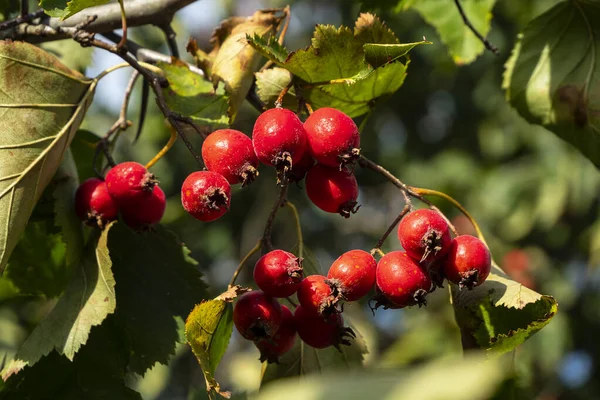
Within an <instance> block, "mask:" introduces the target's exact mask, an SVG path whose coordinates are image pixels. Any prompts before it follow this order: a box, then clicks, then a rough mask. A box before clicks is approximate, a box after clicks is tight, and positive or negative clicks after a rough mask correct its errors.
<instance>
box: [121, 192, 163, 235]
mask: <svg viewBox="0 0 600 400" xmlns="http://www.w3.org/2000/svg"><path fill="white" fill-rule="evenodd" d="M166 206H167V199H166V197H165V192H163V190H162V189H161V188H160V187H159V186H154V189H152V196H150V197H148V198H147V199H144V200H143V201H140V202H139V203H136V204H128V205H124V206H123V207H122V208H121V215H122V216H123V221H125V223H126V224H127V225H128V226H130V227H132V228H142V227H145V226H148V225H154V224H158V223H159V222H160V220H161V218H162V217H163V215H164V213H165V208H166Z"/></svg>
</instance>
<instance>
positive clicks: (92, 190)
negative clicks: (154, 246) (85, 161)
mask: <svg viewBox="0 0 600 400" xmlns="http://www.w3.org/2000/svg"><path fill="white" fill-rule="evenodd" d="M166 204H167V203H166V198H165V193H164V192H163V190H162V189H161V188H160V187H159V186H158V181H157V180H156V178H155V177H154V175H153V174H151V173H150V172H148V170H147V169H146V167H144V166H143V165H141V164H138V163H136V162H124V163H121V164H118V165H116V166H114V167H113V168H111V169H110V171H108V173H107V174H106V179H104V180H102V179H99V178H90V179H87V180H86V181H84V182H83V183H82V184H81V185H80V186H79V187H78V188H77V192H76V193H75V212H76V214H77V215H78V216H79V218H80V219H81V220H82V221H85V222H86V223H88V224H89V225H92V226H99V227H101V228H102V227H103V226H105V225H106V224H107V223H108V222H110V221H113V220H115V219H117V217H118V215H119V212H120V213H121V216H122V217H123V221H124V222H125V223H126V224H127V225H128V226H130V227H132V228H135V229H140V228H143V227H146V226H149V225H153V224H156V223H158V222H160V220H161V218H162V216H163V214H164V212H165V207H166Z"/></svg>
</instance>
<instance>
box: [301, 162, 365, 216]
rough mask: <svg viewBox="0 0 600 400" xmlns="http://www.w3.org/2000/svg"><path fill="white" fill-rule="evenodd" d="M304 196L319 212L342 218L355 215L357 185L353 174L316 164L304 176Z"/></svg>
mask: <svg viewBox="0 0 600 400" xmlns="http://www.w3.org/2000/svg"><path fill="white" fill-rule="evenodd" d="M306 194H308V198H309V199H310V200H311V201H312V202H313V203H314V204H315V205H316V206H317V207H319V208H320V209H321V210H323V211H327V212H330V213H338V214H340V215H341V216H342V217H344V218H348V217H350V213H355V212H356V211H357V210H358V208H357V207H356V204H357V203H356V199H357V198H358V183H357V182H356V178H355V177H354V174H352V173H349V172H347V171H345V170H342V171H340V170H339V169H337V168H330V167H326V166H324V165H321V164H317V165H315V166H314V167H312V169H311V170H310V171H308V173H307V174H306Z"/></svg>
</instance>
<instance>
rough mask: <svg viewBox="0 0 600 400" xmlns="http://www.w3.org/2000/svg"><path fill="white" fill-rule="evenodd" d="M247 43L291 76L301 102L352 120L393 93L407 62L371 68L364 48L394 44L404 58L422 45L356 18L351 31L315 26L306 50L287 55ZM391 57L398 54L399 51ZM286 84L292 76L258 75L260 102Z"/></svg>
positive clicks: (269, 44)
mask: <svg viewBox="0 0 600 400" xmlns="http://www.w3.org/2000/svg"><path fill="white" fill-rule="evenodd" d="M248 41H249V43H250V44H251V45H252V46H253V47H254V48H256V49H257V50H258V51H259V52H260V53H261V54H263V55H264V56H266V57H268V58H269V59H270V60H272V61H273V62H274V63H275V64H277V65H278V66H280V67H282V68H285V69H286V70H288V71H289V72H290V73H291V74H293V76H294V77H295V78H296V80H297V81H296V82H295V83H297V84H298V86H299V87H300V88H301V89H302V95H303V97H304V98H305V99H306V100H307V101H308V102H309V103H310V104H311V105H312V106H313V108H319V107H326V106H327V107H335V108H337V109H339V110H341V111H343V112H345V113H346V114H348V115H350V116H351V117H356V116H359V115H362V114H365V113H367V112H368V111H369V110H370V109H371V107H372V106H373V102H374V100H376V99H378V98H380V97H384V96H387V95H390V94H392V93H394V92H395V91H396V90H398V89H399V88H400V86H401V85H402V83H403V82H404V77H405V76H406V68H407V66H408V63H409V61H408V58H407V57H392V58H390V59H388V60H386V62H383V63H381V62H379V63H377V64H375V65H372V64H371V63H370V62H369V61H371V62H372V61H373V60H374V57H371V58H370V59H369V60H367V58H366V54H365V48H364V45H366V44H371V43H376V44H388V45H396V46H398V47H399V48H402V49H403V51H404V54H403V55H404V56H405V55H406V53H407V52H408V51H409V50H410V49H411V48H412V47H414V46H416V45H418V44H424V43H427V42H419V43H415V44H412V47H410V46H407V45H402V44H400V43H398V39H397V38H396V36H395V35H394V33H393V32H392V31H391V30H389V29H388V28H387V26H385V24H383V23H382V22H381V21H380V20H379V19H378V18H377V17H375V16H373V15H371V14H361V15H360V16H359V18H358V20H357V21H356V24H355V26H354V29H350V28H347V27H344V26H342V27H339V28H335V27H333V26H331V25H317V27H316V29H315V32H314V35H313V38H312V42H311V46H309V47H308V48H305V49H300V50H297V51H295V52H292V53H290V54H287V55H286V51H285V49H283V48H282V47H281V46H279V45H278V44H277V43H275V42H274V41H268V40H266V39H264V38H261V37H258V36H254V37H248ZM369 51H370V52H373V50H369ZM395 53H396V54H398V53H399V51H398V48H397V49H395ZM284 56H285V57H284ZM290 79H291V76H285V74H281V73H279V72H277V73H269V74H267V73H259V74H257V86H258V88H259V89H260V96H261V98H262V100H263V101H266V102H271V101H273V100H274V99H273V98H272V96H273V94H274V93H276V92H277V89H278V88H279V87H281V86H284V87H285V86H287V85H288V84H289V83H290ZM267 93H269V96H271V97H270V98H268V97H267V96H266V94H267ZM275 98H276V97H275Z"/></svg>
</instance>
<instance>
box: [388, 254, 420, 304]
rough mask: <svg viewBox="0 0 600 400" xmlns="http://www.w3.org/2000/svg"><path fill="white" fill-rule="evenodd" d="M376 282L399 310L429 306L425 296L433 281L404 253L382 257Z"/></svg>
mask: <svg viewBox="0 0 600 400" xmlns="http://www.w3.org/2000/svg"><path fill="white" fill-rule="evenodd" d="M376 282H377V287H378V288H379V289H380V290H381V293H382V294H383V295H384V296H385V297H386V298H387V299H388V300H389V301H390V302H392V303H393V304H394V305H395V306H397V307H398V308H402V307H407V306H413V305H417V304H418V305H419V306H422V305H426V304H427V301H426V300H425V296H426V295H427V293H429V290H430V289H431V279H430V278H429V275H428V274H427V271H425V269H423V268H422V267H421V266H420V265H419V264H418V263H417V262H416V261H415V260H414V259H412V258H411V257H409V256H408V254H407V253H406V252H404V251H391V252H389V253H387V254H386V255H385V256H383V257H381V259H380V260H379V263H377V273H376ZM388 308H393V307H388Z"/></svg>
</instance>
